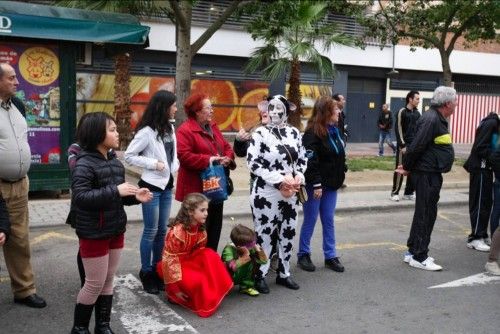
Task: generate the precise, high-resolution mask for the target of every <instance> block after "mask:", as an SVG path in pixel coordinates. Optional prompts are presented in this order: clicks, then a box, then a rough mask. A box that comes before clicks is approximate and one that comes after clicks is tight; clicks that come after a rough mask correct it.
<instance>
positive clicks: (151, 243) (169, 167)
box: [125, 90, 179, 294]
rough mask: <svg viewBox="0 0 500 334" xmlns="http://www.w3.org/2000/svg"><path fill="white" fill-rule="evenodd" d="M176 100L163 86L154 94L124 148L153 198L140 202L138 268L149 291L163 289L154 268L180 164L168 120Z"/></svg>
mask: <svg viewBox="0 0 500 334" xmlns="http://www.w3.org/2000/svg"><path fill="white" fill-rule="evenodd" d="M175 100H176V98H175V95H174V94H173V93H171V92H169V91H165V90H161V91H158V92H156V93H155V94H154V95H153V97H152V98H151V100H150V101H149V103H148V106H147V107H146V111H145V112H144V115H143V116H142V119H141V121H140V122H139V124H138V125H137V128H136V131H137V132H136V134H135V136H134V139H133V140H132V142H131V143H130V145H129V146H128V148H127V151H126V152H125V161H126V162H127V163H128V164H130V165H133V166H137V167H141V168H143V172H142V175H141V180H140V181H139V186H141V187H146V188H148V189H149V190H150V191H151V192H152V193H153V199H152V200H151V201H150V202H148V203H143V204H142V216H143V220H144V230H143V233H142V238H141V243H140V254H141V270H140V272H139V277H140V278H141V281H142V284H143V287H144V290H145V291H146V292H148V293H152V294H158V293H159V291H161V290H163V282H162V281H161V280H160V279H159V278H158V277H157V276H156V271H155V269H154V268H155V267H156V264H157V263H158V262H159V261H160V260H161V256H162V251H163V244H164V239H165V234H166V232H167V221H168V218H169V216H170V208H171V206H172V188H173V185H174V182H173V176H172V175H173V173H175V172H176V171H177V169H178V168H179V160H178V159H177V149H176V139H175V131H174V127H173V125H172V124H171V120H173V119H174V116H175V112H176V111H177V107H176V105H175Z"/></svg>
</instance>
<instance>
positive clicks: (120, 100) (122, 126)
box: [115, 53, 132, 151]
mask: <svg viewBox="0 0 500 334" xmlns="http://www.w3.org/2000/svg"><path fill="white" fill-rule="evenodd" d="M130 115H131V110H130V55H129V54H128V53H123V54H120V55H118V56H115V119H116V127H117V130H118V133H119V134H120V150H122V151H123V150H125V149H126V148H127V146H128V144H129V143H130V141H131V140H132V129H131V128H130Z"/></svg>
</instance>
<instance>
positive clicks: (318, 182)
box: [297, 96, 347, 272]
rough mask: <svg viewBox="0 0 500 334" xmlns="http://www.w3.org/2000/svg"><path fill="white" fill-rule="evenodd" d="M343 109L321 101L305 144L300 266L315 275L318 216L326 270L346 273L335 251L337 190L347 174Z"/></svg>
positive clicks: (323, 99) (305, 138) (330, 102)
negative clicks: (340, 126) (340, 122)
mask: <svg viewBox="0 0 500 334" xmlns="http://www.w3.org/2000/svg"><path fill="white" fill-rule="evenodd" d="M339 114H340V109H339V108H338V105H337V102H336V101H335V100H333V99H332V98H331V97H329V96H322V97H320V98H319V99H318V100H317V101H316V103H315V104H314V108H313V112H312V116H311V118H310V119H309V121H308V123H307V127H306V131H305V133H304V136H303V137H302V143H303V145H304V147H305V149H306V156H307V159H308V160H307V169H306V172H305V178H306V189H307V193H308V200H307V201H306V202H305V203H304V222H303V224H302V228H301V230H300V242H299V252H298V254H297V255H298V266H299V267H300V268H301V269H303V270H305V271H314V270H315V269H316V267H315V266H314V264H313V262H312V261H311V237H312V234H313V232H314V225H315V224H316V220H317V219H318V215H319V216H320V219H321V224H322V225H323V255H324V258H325V266H326V267H327V268H329V269H332V270H334V271H337V272H343V271H344V266H342V264H341V263H340V261H339V258H338V257H337V252H336V248H335V227H334V226H335V225H334V215H335V206H336V205H337V189H339V188H340V187H341V186H342V183H343V182H344V179H345V172H346V170H347V167H346V164H345V151H344V146H345V145H344V142H343V140H342V137H341V135H340V132H339V130H338V128H337V124H338V120H339Z"/></svg>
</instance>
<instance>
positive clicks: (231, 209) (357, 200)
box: [29, 143, 470, 227]
mask: <svg viewBox="0 0 500 334" xmlns="http://www.w3.org/2000/svg"><path fill="white" fill-rule="evenodd" d="M347 148H348V150H347V154H348V156H362V155H368V156H374V155H376V153H377V152H378V145H377V144H376V143H365V144H353V143H349V144H348V146H347ZM455 151H456V155H457V156H458V157H466V156H467V155H468V152H469V151H470V145H465V144H464V145H455ZM120 153H121V152H118V155H119V157H120ZM124 165H125V166H126V169H127V174H128V175H127V177H128V180H129V182H132V183H137V180H138V178H139V177H140V170H138V169H136V168H133V167H130V166H128V165H127V164H124ZM231 178H232V179H233V182H234V185H235V191H234V193H233V194H232V195H231V196H230V198H229V199H228V200H227V201H226V202H225V204H224V220H230V219H235V220H236V219H238V218H240V219H243V218H244V219H250V218H251V212H250V204H249V190H248V170H247V169H246V167H245V166H244V161H243V160H242V159H240V160H239V161H238V168H237V169H236V170H235V171H233V172H232V174H231ZM391 187H392V184H380V183H379V182H378V183H375V182H374V183H373V184H366V183H363V184H353V183H349V185H348V187H347V188H345V189H342V190H339V195H338V202H337V208H336V212H337V213H351V212H357V213H359V212H366V211H376V212H380V211H393V210H398V209H399V210H401V209H408V208H412V207H413V206H414V201H408V200H401V201H400V202H393V201H391V200H390V199H389V193H390V189H391ZM468 198H469V194H468V180H463V181H462V182H446V180H445V182H444V184H443V189H442V190H441V199H440V202H439V205H440V206H459V205H468ZM179 207H180V203H179V202H177V201H175V200H174V201H173V203H172V210H171V216H174V215H175V214H176V213H177V211H178V210H179ZM69 208H70V200H69V199H67V198H66V199H30V201H29V209H30V226H31V227H46V226H58V225H63V224H64V223H65V221H66V217H67V215H68V212H69ZM301 210H302V208H300V211H301ZM125 211H126V212H127V216H128V220H129V222H131V223H133V222H141V221H142V209H141V206H140V205H133V206H129V207H125Z"/></svg>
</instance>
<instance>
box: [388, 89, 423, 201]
mask: <svg viewBox="0 0 500 334" xmlns="http://www.w3.org/2000/svg"><path fill="white" fill-rule="evenodd" d="M419 103H420V93H419V92H417V91H415V90H412V91H410V92H408V94H407V95H406V107H404V108H401V109H400V110H399V111H398V113H397V115H396V124H395V130H396V131H395V132H396V141H397V145H396V168H397V167H398V166H399V165H400V164H401V161H403V160H402V159H403V156H404V154H405V152H406V149H407V147H409V146H410V144H411V143H412V141H413V138H414V137H415V133H416V129H417V128H416V127H417V121H418V119H419V118H420V112H419V111H418V109H417V106H418V104H419ZM402 185H403V175H401V174H399V173H396V172H395V173H394V176H393V180H392V190H391V200H393V201H395V202H398V201H399V190H400V189H401V186H402ZM414 190H415V188H414V187H413V182H412V181H411V176H410V175H408V177H407V179H406V186H405V191H404V196H403V198H404V199H410V200H411V199H412V197H413V192H414Z"/></svg>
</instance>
